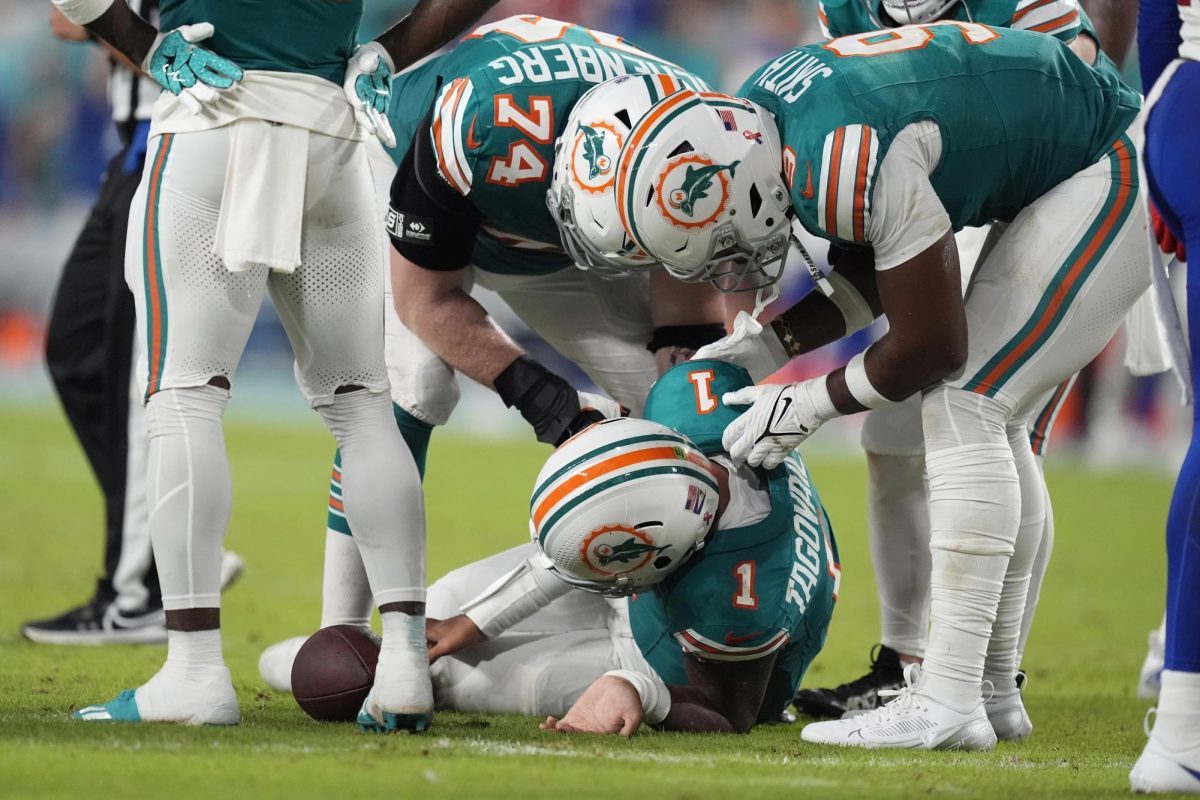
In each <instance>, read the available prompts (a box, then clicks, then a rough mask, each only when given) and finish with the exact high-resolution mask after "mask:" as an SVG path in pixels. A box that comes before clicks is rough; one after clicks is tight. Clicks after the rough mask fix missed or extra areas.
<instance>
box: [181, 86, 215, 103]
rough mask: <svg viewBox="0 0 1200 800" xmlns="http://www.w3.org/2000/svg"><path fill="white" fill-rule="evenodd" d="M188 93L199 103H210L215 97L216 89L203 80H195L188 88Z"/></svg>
mask: <svg viewBox="0 0 1200 800" xmlns="http://www.w3.org/2000/svg"><path fill="white" fill-rule="evenodd" d="M188 93H189V94H191V95H192V97H194V98H196V100H198V101H199V102H200V103H201V104H204V103H211V102H212V101H213V100H216V99H217V90H216V89H214V88H213V87H211V86H209V85H208V84H207V83H204V82H203V81H197V82H196V85H195V86H192V87H191V88H190V89H188Z"/></svg>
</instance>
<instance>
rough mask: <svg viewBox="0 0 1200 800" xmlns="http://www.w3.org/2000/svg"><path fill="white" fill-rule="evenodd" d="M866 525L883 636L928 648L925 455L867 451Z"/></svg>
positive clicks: (906, 648) (902, 649)
mask: <svg viewBox="0 0 1200 800" xmlns="http://www.w3.org/2000/svg"><path fill="white" fill-rule="evenodd" d="M867 468H868V474H869V477H870V487H869V491H868V492H867V530H868V533H869V538H870V542H871V563H872V565H873V566H874V567H875V585H876V587H877V589H878V591H879V616H880V642H882V643H883V644H884V645H885V646H887V647H890V648H892V649H893V650H895V651H896V652H898V653H902V654H904V655H910V656H917V657H920V656H922V655H924V653H925V641H926V637H927V635H928V633H929V573H930V570H931V569H932V566H931V563H930V556H929V498H928V493H927V486H926V482H925V456H924V455H919V456H894V455H885V454H882V453H871V452H868V453H867Z"/></svg>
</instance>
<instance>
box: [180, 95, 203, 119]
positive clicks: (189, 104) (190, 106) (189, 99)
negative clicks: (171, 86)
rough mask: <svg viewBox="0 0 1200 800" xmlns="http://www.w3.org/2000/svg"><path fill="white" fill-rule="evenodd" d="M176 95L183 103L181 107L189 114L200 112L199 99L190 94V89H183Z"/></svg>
mask: <svg viewBox="0 0 1200 800" xmlns="http://www.w3.org/2000/svg"><path fill="white" fill-rule="evenodd" d="M178 97H179V102H180V103H183V107H184V108H186V109H187V110H188V113H189V114H199V113H200V105H201V104H200V101H199V100H197V99H196V96H195V95H194V94H192V90H191V89H184V90H183V91H181V92H180V93H179V95H178Z"/></svg>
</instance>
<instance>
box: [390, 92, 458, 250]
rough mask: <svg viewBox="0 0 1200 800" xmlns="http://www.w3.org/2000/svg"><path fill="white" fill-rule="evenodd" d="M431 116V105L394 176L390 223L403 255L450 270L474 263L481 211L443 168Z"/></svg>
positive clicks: (396, 246) (397, 247)
mask: <svg viewBox="0 0 1200 800" xmlns="http://www.w3.org/2000/svg"><path fill="white" fill-rule="evenodd" d="M432 117H433V112H432V109H431V110H430V113H429V114H426V115H425V119H423V120H422V121H421V124H420V125H418V126H417V133H416V140H415V141H414V142H413V145H412V147H410V148H409V150H408V155H406V156H405V157H404V160H403V161H402V162H400V168H399V169H398V170H397V171H396V177H395V178H393V179H392V197H391V206H390V208H389V209H388V215H387V229H388V235H389V236H391V239H392V246H393V247H395V248H396V252H398V253H399V254H400V255H402V256H404V257H405V258H407V259H408V260H409V261H411V262H413V263H414V264H416V265H417V266H418V267H423V268H425V269H432V270H439V271H450V270H456V269H462V268H463V267H465V266H467V265H468V264H470V263H471V251H472V250H473V249H474V247H475V236H476V234H477V233H478V232H479V224H480V218H481V215H480V213H479V210H478V209H476V208H475V205H474V203H472V202H471V201H470V200H468V199H467V198H466V197H463V196H462V195H461V194H459V193H458V192H456V191H455V190H454V189H453V188H451V186H450V185H449V184H448V183H446V181H445V180H443V178H442V176H441V175H439V174H438V171H437V160H436V158H435V156H434V152H433V142H432V141H431V140H430V138H429V128H430V124H431V121H432Z"/></svg>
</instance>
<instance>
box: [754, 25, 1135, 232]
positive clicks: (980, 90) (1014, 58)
mask: <svg viewBox="0 0 1200 800" xmlns="http://www.w3.org/2000/svg"><path fill="white" fill-rule="evenodd" d="M739 94H740V95H741V96H742V97H744V98H747V99H749V100H752V101H754V102H755V103H757V104H759V105H761V106H764V107H765V108H766V109H767V110H768V111H770V112H771V114H773V115H774V117H775V120H776V123H777V124H778V126H779V134H780V141H781V144H782V147H783V160H784V163H783V168H784V174H785V176H786V177H787V179H788V183H789V186H790V191H791V200H792V204H793V206H794V208H795V210H796V214H797V217H798V218H799V219H800V221H801V223H802V224H803V225H804V226H805V227H806V228H807V229H808V230H809V231H810V232H811V233H813V234H814V235H817V236H821V237H823V238H826V239H829V240H831V241H835V242H842V243H862V244H869V242H868V240H867V236H866V230H867V228H868V221H869V217H870V214H871V196H872V191H873V188H874V184H875V179H876V177H877V175H878V171H879V165H880V164H881V163H882V162H883V159H884V157H885V156H886V154H887V150H888V148H889V146H890V145H891V143H892V140H893V139H894V138H895V136H896V135H897V134H898V133H899V132H900V131H901V130H902V129H903V128H904V127H905V126H906V125H908V124H910V123H912V122H916V121H918V120H932V121H933V122H934V123H936V124H937V126H938V128H939V129H940V132H941V160H940V161H939V163H938V165H937V166H936V168H935V169H934V170H933V172H932V174H931V175H930V176H929V177H930V182H931V184H932V185H933V189H934V191H935V192H936V193H937V195H938V197H939V199H940V200H941V202H942V205H943V206H944V207H945V209H946V212H947V213H948V214H949V216H950V221H951V224H952V225H953V227H954V229H955V230H958V229H960V228H963V227H966V226H972V225H983V224H986V223H988V222H991V221H993V220H1005V221H1007V220H1011V219H1012V218H1013V217H1014V216H1016V215H1017V213H1018V212H1020V211H1021V210H1022V209H1023V208H1025V207H1026V206H1028V205H1030V204H1031V203H1033V201H1034V200H1036V199H1038V198H1039V197H1041V196H1042V195H1043V194H1045V193H1046V192H1047V191H1048V190H1050V189H1051V188H1053V187H1054V186H1056V185H1058V184H1059V183H1061V182H1062V181H1064V180H1066V179H1067V178H1069V177H1071V176H1072V175H1074V174H1075V173H1077V172H1079V171H1080V170H1082V169H1084V168H1085V167H1087V166H1089V165H1091V164H1093V163H1095V162H1096V161H1097V160H1099V159H1100V157H1101V156H1103V155H1104V154H1105V153H1106V152H1107V151H1108V150H1109V149H1110V148H1112V146H1113V145H1114V143H1115V142H1116V141H1117V139H1118V138H1119V137H1121V136H1122V135H1123V134H1124V132H1125V130H1126V129H1127V128H1128V127H1129V126H1130V124H1131V123H1132V122H1133V120H1134V118H1135V117H1136V116H1137V113H1138V110H1139V108H1140V107H1141V98H1140V96H1139V95H1138V94H1137V92H1135V91H1133V90H1132V89H1130V88H1129V87H1127V86H1125V84H1123V83H1122V82H1121V81H1120V80H1119V79H1118V78H1117V77H1116V76H1115V75H1114V74H1109V73H1108V72H1104V71H1098V70H1094V69H1092V68H1091V67H1089V66H1087V65H1086V64H1084V63H1083V61H1081V60H1080V59H1079V58H1078V57H1076V56H1075V54H1074V53H1072V52H1070V51H1069V50H1068V49H1067V48H1066V47H1065V46H1064V45H1063V44H1062V43H1061V42H1059V41H1057V40H1055V39H1054V38H1053V37H1050V36H1045V35H1042V34H1038V33H1030V32H1028V31H1019V30H1011V29H994V28H989V27H987V26H985V25H980V24H976V23H959V22H936V23H932V24H929V25H908V26H903V27H900V28H893V29H891V30H889V31H881V32H872V33H868V34H863V35H859V36H854V37H843V38H840V39H835V40H833V41H830V42H827V43H825V44H823V45H809V46H807V47H801V48H797V49H795V50H790V51H788V52H787V53H784V54H783V55H782V56H780V57H779V58H777V59H775V60H774V61H772V62H770V63H769V64H766V65H765V66H763V67H761V68H760V69H759V70H758V71H756V72H755V73H754V74H753V75H751V76H750V78H749V79H748V80H747V81H746V83H745V84H744V85H743V86H742V88H741V90H740V91H739Z"/></svg>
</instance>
